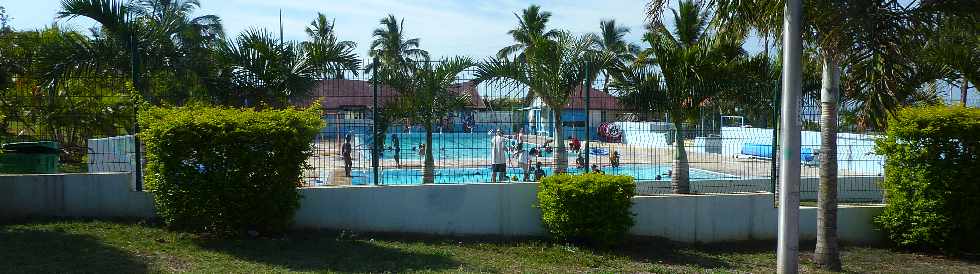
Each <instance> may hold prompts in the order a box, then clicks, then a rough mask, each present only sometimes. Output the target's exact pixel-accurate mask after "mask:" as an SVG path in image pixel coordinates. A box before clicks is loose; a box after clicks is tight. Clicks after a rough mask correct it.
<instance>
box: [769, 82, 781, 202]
mask: <svg viewBox="0 0 980 274" xmlns="http://www.w3.org/2000/svg"><path fill="white" fill-rule="evenodd" d="M772 90H773V92H772V142H771V145H772V146H771V149H770V150H771V151H770V152H771V153H772V159H771V160H770V161H769V165H771V166H772V170H771V171H770V174H769V177H770V180H769V192H772V193H774V194H775V193H776V182H777V180H779V165H778V164H779V153H778V152H779V100H780V98H781V97H780V96H779V91H780V89H779V86H778V84H773V89H772ZM776 203H777V200H776V197H775V195H773V201H772V204H773V206H776Z"/></svg>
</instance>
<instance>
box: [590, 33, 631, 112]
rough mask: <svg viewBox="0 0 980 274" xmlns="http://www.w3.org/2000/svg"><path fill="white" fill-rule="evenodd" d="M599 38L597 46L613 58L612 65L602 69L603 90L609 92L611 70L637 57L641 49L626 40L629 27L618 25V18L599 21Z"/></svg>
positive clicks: (596, 42)
mask: <svg viewBox="0 0 980 274" xmlns="http://www.w3.org/2000/svg"><path fill="white" fill-rule="evenodd" d="M599 29H600V31H599V35H598V37H599V39H596V41H595V47H596V49H597V50H599V52H601V53H602V54H604V55H606V56H608V58H609V59H610V60H612V64H610V66H608V67H606V68H604V69H602V76H603V80H604V81H603V83H602V91H603V92H604V93H606V94H609V82H610V78H609V75H610V70H614V69H615V68H617V67H622V65H624V64H625V63H626V62H631V61H633V60H635V59H636V55H637V54H638V53H639V51H640V49H639V47H638V46H636V45H634V44H632V43H629V42H626V39H625V37H626V34H627V33H629V32H630V29H629V28H627V27H621V26H617V25H616V20H602V21H600V22H599Z"/></svg>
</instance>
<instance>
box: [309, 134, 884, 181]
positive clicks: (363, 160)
mask: <svg viewBox="0 0 980 274" xmlns="http://www.w3.org/2000/svg"><path fill="white" fill-rule="evenodd" d="M547 139H550V138H549V137H543V136H535V135H531V136H528V137H527V142H528V143H534V144H543V143H544V140H547ZM341 144H342V143H341V142H339V141H335V140H323V141H320V142H317V143H315V144H314V153H313V154H314V155H313V156H312V157H310V159H309V160H307V164H308V165H309V167H308V168H307V169H305V170H304V173H303V176H304V179H311V178H312V179H319V180H320V181H321V183H322V184H321V185H334V186H343V185H350V184H351V178H349V177H346V176H343V174H344V164H343V160H342V159H341V157H340V147H341ZM583 146H584V143H583ZM566 147H567V141H566ZM590 147H592V148H604V149H607V151H610V152H612V151H618V152H619V153H620V164H621V165H629V164H665V165H669V164H672V163H673V151H674V149H673V148H653V147H639V146H632V145H627V144H622V143H606V142H599V141H592V142H590ZM691 147H692V146H691V145H690V141H688V146H687V149H686V150H687V157H688V162H689V163H690V167H691V168H696V169H701V170H707V171H713V172H720V173H725V174H730V175H735V176H738V177H743V178H746V177H769V176H770V174H771V172H772V163H771V162H770V161H769V160H760V159H745V158H735V157H733V156H726V155H721V154H714V153H701V152H694V151H692V149H691ZM359 155H362V153H354V163H353V166H354V168H355V169H368V168H370V167H371V161H370V159H368V158H367V157H359ZM402 157H403V159H401V166H400V167H401V168H422V164H423V161H422V157H421V156H419V155H417V154H414V153H405V154H402ZM487 158H488V157H487ZM487 158H475V159H474V158H469V159H438V158H437V159H435V164H436V168H440V167H453V168H460V167H488V166H489V159H487ZM538 159H539V160H540V161H541V163H542V164H543V165H549V166H550V165H554V164H555V159H554V158H552V157H541V158H538ZM514 161H515V160H514V159H510V161H509V163H508V166H516V163H515V162H514ZM590 162H591V163H593V164H598V165H600V166H608V165H609V158H608V156H605V155H603V156H598V155H590ZM574 165H575V157H574V153H569V159H568V166H569V167H573V166H574ZM380 166H381V167H382V168H396V163H395V161H394V160H393V159H383V160H381V162H380ZM801 174H802V175H803V176H818V174H819V173H818V169H817V168H816V167H814V166H801ZM839 174H840V175H841V176H852V175H873V174H862V173H860V172H851V171H848V170H843V169H842V170H841V171H840V172H839ZM324 177H326V178H324Z"/></svg>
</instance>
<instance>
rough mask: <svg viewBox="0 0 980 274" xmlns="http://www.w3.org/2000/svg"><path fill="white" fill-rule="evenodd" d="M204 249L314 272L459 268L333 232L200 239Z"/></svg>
mask: <svg viewBox="0 0 980 274" xmlns="http://www.w3.org/2000/svg"><path fill="white" fill-rule="evenodd" d="M195 242H196V244H197V245H198V246H200V247H202V248H205V249H208V250H212V251H215V252H221V253H225V254H229V255H232V256H235V257H237V258H239V259H242V260H246V261H250V262H255V263H260V264H267V265H273V266H279V267H283V268H286V269H290V270H293V271H312V272H331V271H336V272H349V273H375V272H394V273H399V272H406V271H411V270H433V271H438V270H446V269H453V268H456V267H459V265H460V263H459V262H456V261H455V260H453V259H452V257H450V256H448V255H443V254H437V253H433V252H426V251H424V250H423V251H419V250H404V249H400V248H395V247H388V246H383V245H381V244H378V243H375V242H373V241H370V240H363V239H340V238H338V236H337V235H336V234H332V233H310V232H294V233H290V234H289V235H286V236H285V237H283V238H280V239H237V240H217V239H200V240H196V241H195Z"/></svg>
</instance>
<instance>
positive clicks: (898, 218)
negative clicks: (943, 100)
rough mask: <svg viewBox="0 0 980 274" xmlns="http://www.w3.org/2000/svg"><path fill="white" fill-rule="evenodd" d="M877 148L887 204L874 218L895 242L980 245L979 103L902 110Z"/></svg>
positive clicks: (950, 247)
mask: <svg viewBox="0 0 980 274" xmlns="http://www.w3.org/2000/svg"><path fill="white" fill-rule="evenodd" d="M876 149H877V152H878V153H879V154H881V155H884V156H885V159H886V160H885V181H884V183H883V187H884V188H885V195H886V200H887V205H886V207H885V210H884V212H883V213H882V215H881V216H878V217H877V218H876V219H875V223H876V224H877V225H878V226H879V227H881V228H882V229H883V230H884V231H885V232H886V233H887V235H888V237H889V239H890V240H891V241H893V242H895V243H896V244H898V245H900V246H904V247H911V248H928V249H941V250H944V251H947V252H958V251H966V250H980V213H978V209H980V109H975V108H973V109H971V108H964V107H942V106H936V107H922V108H908V109H904V110H902V111H900V112H899V113H898V114H897V115H896V116H895V117H894V118H893V119H892V120H891V121H890V122H889V128H888V130H887V132H886V136H885V138H883V139H881V140H879V141H878V144H877V148H876Z"/></svg>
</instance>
